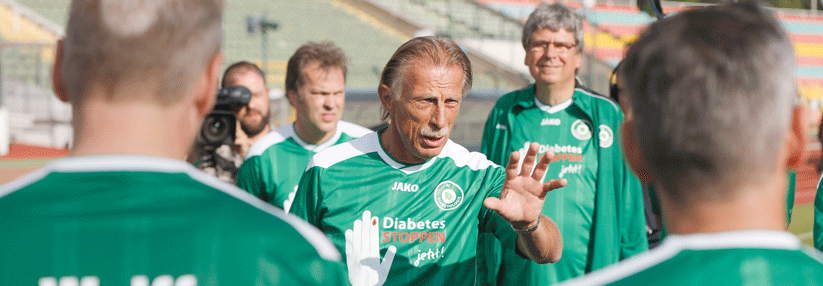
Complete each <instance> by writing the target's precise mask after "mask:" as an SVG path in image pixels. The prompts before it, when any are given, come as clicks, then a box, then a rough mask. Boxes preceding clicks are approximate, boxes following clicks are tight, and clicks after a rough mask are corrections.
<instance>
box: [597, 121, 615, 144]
mask: <svg viewBox="0 0 823 286" xmlns="http://www.w3.org/2000/svg"><path fill="white" fill-rule="evenodd" d="M598 136H600V147H601V148H609V147H611V146H612V143H614V132H612V129H611V127H609V126H606V125H600V134H599V135H598Z"/></svg>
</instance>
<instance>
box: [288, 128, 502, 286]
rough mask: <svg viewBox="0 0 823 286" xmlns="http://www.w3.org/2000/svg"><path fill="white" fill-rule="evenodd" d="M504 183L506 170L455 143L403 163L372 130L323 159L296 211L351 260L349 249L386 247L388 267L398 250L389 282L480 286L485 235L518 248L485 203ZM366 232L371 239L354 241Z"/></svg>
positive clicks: (314, 164) (308, 176)
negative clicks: (478, 259) (480, 246)
mask: <svg viewBox="0 0 823 286" xmlns="http://www.w3.org/2000/svg"><path fill="white" fill-rule="evenodd" d="M384 130H385V129H384ZM504 178H505V170H504V168H502V167H500V166H498V165H495V164H494V163H492V162H490V161H488V160H486V157H485V156H483V155H482V154H480V153H471V152H469V151H467V150H466V149H465V148H463V147H461V146H460V145H457V144H455V143H454V142H451V141H448V143H446V146H445V147H444V148H443V150H442V151H441V153H440V155H439V156H437V157H435V158H432V159H429V160H428V161H426V162H425V163H423V164H419V165H411V166H409V165H404V164H401V163H399V162H397V161H395V160H394V159H392V158H391V157H390V156H389V155H388V154H387V153H386V152H385V151H384V150H383V148H382V146H381V144H380V141H379V139H378V134H377V133H370V134H367V135H365V136H363V137H361V138H359V139H356V140H352V141H349V142H347V143H344V144H340V145H337V146H334V147H332V148H329V149H327V150H326V151H324V152H321V153H319V154H317V155H315V156H314V157H313V158H312V161H311V162H310V163H309V166H308V169H307V171H306V173H304V174H303V178H302V179H301V181H300V187H299V189H298V190H297V195H296V197H295V201H294V205H293V206H292V209H291V212H292V213H294V214H296V215H297V216H299V217H302V218H304V219H306V220H307V221H308V222H309V223H311V224H313V225H315V226H317V227H318V228H320V229H321V230H322V231H323V232H325V233H326V234H327V235H328V236H329V238H330V239H331V240H332V243H334V244H335V245H336V246H337V248H338V249H339V250H340V251H341V252H343V253H345V255H344V256H345V259H346V260H347V261H348V260H349V259H352V258H353V256H351V255H350V253H351V252H350V251H347V244H349V246H351V245H358V246H359V245H374V246H375V247H379V255H378V254H377V253H376V252H377V251H376V250H375V253H374V254H373V255H372V258H373V259H375V260H377V261H384V262H385V259H386V256H387V255H386V253H387V251H389V250H390V249H393V251H394V252H396V254H395V255H394V258H393V261H391V265H390V268H387V270H388V272H387V273H385V272H383V273H382V274H383V275H385V276H387V278H386V285H474V283H475V256H476V245H477V235H478V232H492V233H494V235H495V236H496V237H498V238H499V239H500V240H502V241H503V245H504V246H506V247H507V248H505V249H504V251H511V252H514V251H515V250H513V249H511V248H509V247H512V248H513V246H514V240H515V239H516V233H514V232H513V231H512V229H511V225H510V224H509V223H508V222H506V221H504V220H503V219H502V218H500V216H499V215H497V214H496V213H494V212H493V211H491V210H489V209H487V208H486V207H484V206H483V200H484V199H486V198H488V197H498V196H499V194H500V191H501V189H502V186H503V181H504ZM366 211H368V212H369V213H370V215H366V217H365V222H364V221H363V220H361V218H363V217H364V212H366ZM372 216H373V217H372ZM357 220H360V222H357ZM366 227H368V229H370V230H369V231H371V232H372V235H371V236H369V237H368V241H363V239H357V238H358V236H356V235H355V236H353V237H347V236H348V235H347V234H346V233H347V231H353V232H354V233H358V232H360V231H361V229H365V228H366ZM359 257H362V255H360V256H359ZM348 262H349V264H351V263H352V261H348ZM352 269H353V268H352V266H351V265H350V266H349V274H350V275H351V273H352V271H353V270H352Z"/></svg>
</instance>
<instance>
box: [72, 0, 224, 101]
mask: <svg viewBox="0 0 823 286" xmlns="http://www.w3.org/2000/svg"><path fill="white" fill-rule="evenodd" d="M222 10H223V2H222V0H186V1H176V0H143V1H140V0H128V1H126V0H74V1H72V3H71V12H70V14H69V20H68V24H67V26H66V38H65V41H64V45H63V64H62V74H63V77H64V80H65V84H66V88H67V91H68V94H69V95H70V97H71V98H72V101H75V103H79V102H81V101H82V100H80V101H77V100H78V99H80V97H82V96H84V95H85V93H87V92H88V87H89V86H92V85H95V86H98V87H100V88H102V89H103V90H104V91H106V93H107V96H108V98H107V99H109V100H122V99H123V98H118V97H120V96H122V94H119V93H118V92H116V90H119V89H123V88H135V87H139V88H145V89H146V90H145V93H146V94H151V95H154V97H155V98H152V100H154V101H156V102H158V103H160V104H162V105H168V104H171V103H174V102H177V101H179V100H181V99H182V98H183V95H184V94H185V93H186V92H188V89H189V86H190V85H191V83H192V82H193V81H194V80H195V76H197V75H198V74H200V73H202V72H203V71H204V70H205V69H206V68H207V66H208V64H209V62H210V60H212V59H213V58H214V56H215V55H217V53H218V52H219V50H220V42H221V33H222V29H221V23H222Z"/></svg>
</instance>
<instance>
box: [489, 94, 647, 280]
mask: <svg viewBox="0 0 823 286" xmlns="http://www.w3.org/2000/svg"><path fill="white" fill-rule="evenodd" d="M622 121H623V116H622V113H621V112H620V109H619V107H618V106H617V105H616V104H615V103H614V102H612V101H611V100H609V99H606V98H604V97H602V96H600V95H597V94H594V93H592V92H590V91H588V90H586V89H584V88H582V87H579V86H578V88H576V89H575V91H574V94H573V95H572V97H571V98H570V99H568V100H567V101H565V102H562V103H560V104H557V105H555V106H548V105H545V104H543V103H541V102H540V101H539V100H537V99H536V98H535V97H534V86H533V85H532V86H530V87H528V88H526V89H522V90H518V91H515V92H512V93H509V94H506V95H504V96H503V97H501V98H500V99H499V100H498V101H497V103H496V104H495V107H494V108H493V109H492V111H491V112H490V114H489V117H488V120H487V121H486V126H485V129H484V132H483V142H482V146H481V151H482V152H483V153H484V154H486V155H487V156H488V157H489V158H490V159H491V160H492V161H494V162H495V163H497V164H500V165H505V164H507V162H508V158H509V154H511V153H512V152H515V151H519V152H521V153H524V152H525V150H526V148H527V147H528V146H529V144H531V143H533V142H537V143H539V144H540V150H539V154H540V155H542V154H544V153H546V152H547V151H552V152H554V153H555V157H554V160H553V162H552V163H551V164H550V165H549V169H548V171H547V173H546V176H545V177H544V178H545V180H551V179H561V178H563V179H567V180H568V185H566V187H564V188H563V189H561V190H559V191H554V192H550V193H549V194H548V195H547V196H546V201H545V204H544V205H543V214H545V215H546V216H548V217H550V218H552V219H553V220H554V221H555V223H557V227H558V229H559V230H560V233H561V235H562V237H563V258H561V259H560V261H558V262H557V263H554V264H537V263H535V262H533V261H530V260H526V259H522V258H520V257H519V256H517V255H512V253H506V252H501V251H500V249H499V246H497V245H494V243H486V241H492V242H493V239H490V238H489V237H488V235H485V234H481V237H480V248H478V265H479V268H478V280H479V281H480V282H481V284H491V285H551V284H556V283H558V282H560V281H564V280H567V279H570V278H574V277H578V276H581V275H583V274H585V273H588V272H591V271H593V270H597V269H600V268H602V267H605V266H608V265H610V264H613V263H616V262H618V261H619V260H621V259H624V258H626V257H629V256H632V255H634V254H636V253H639V252H643V251H645V250H646V249H648V241H647V238H646V232H645V231H646V219H645V212H644V207H643V194H642V189H641V187H640V183H639V181H638V180H637V178H636V177H635V176H634V174H632V173H631V171H629V169H628V167H627V166H626V165H625V162H624V159H623V155H622V151H621V148H620V143H619V140H617V136H618V133H617V131H619V129H620V124H621V123H622ZM598 214H600V215H598Z"/></svg>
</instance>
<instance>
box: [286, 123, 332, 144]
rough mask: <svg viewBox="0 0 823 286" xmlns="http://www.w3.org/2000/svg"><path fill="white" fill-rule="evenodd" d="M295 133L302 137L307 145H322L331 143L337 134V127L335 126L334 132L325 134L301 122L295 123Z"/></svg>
mask: <svg viewBox="0 0 823 286" xmlns="http://www.w3.org/2000/svg"><path fill="white" fill-rule="evenodd" d="M294 132H295V133H297V136H299V137H300V139H302V140H303V141H305V142H306V143H309V144H311V145H320V144H323V143H326V141H329V139H331V138H332V137H334V134H335V133H336V132H337V126H335V128H334V130H332V131H330V132H323V131H321V130H318V129H317V128H316V127H313V126H309V124H305V123H303V122H300V121H295V122H294Z"/></svg>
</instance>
